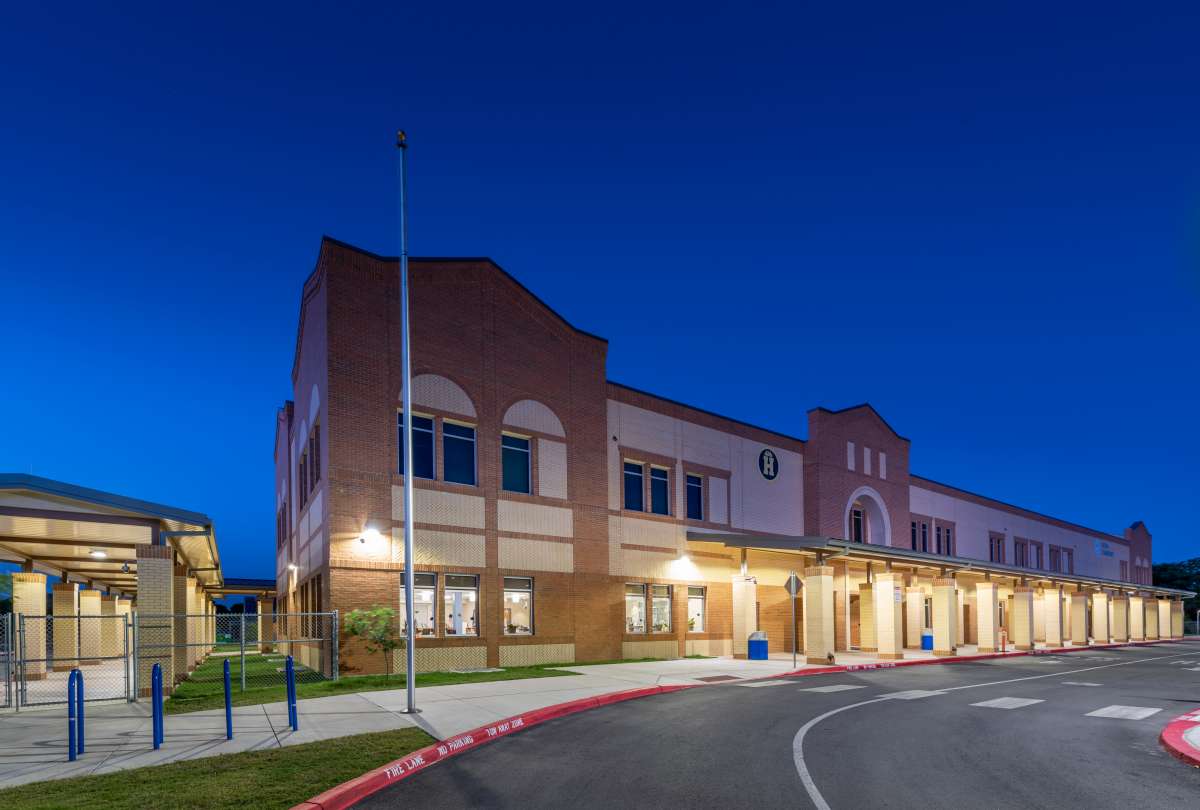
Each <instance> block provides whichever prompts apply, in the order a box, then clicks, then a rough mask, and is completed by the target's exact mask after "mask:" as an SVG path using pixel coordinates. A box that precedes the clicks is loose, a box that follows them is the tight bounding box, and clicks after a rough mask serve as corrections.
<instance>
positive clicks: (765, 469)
mask: <svg viewBox="0 0 1200 810" xmlns="http://www.w3.org/2000/svg"><path fill="white" fill-rule="evenodd" d="M758 471H759V472H760V473H762V477H763V478H765V479H767V480H768V481H774V480H775V476H777V475H779V459H778V458H776V457H775V452H774V451H773V450H763V451H762V452H761V453H759V454H758Z"/></svg>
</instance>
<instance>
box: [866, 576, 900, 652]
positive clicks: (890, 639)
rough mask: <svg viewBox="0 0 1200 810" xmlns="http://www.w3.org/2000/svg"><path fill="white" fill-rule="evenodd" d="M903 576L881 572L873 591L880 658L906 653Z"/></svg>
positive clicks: (876, 638) (876, 639) (876, 640)
mask: <svg viewBox="0 0 1200 810" xmlns="http://www.w3.org/2000/svg"><path fill="white" fill-rule="evenodd" d="M903 592H904V584H903V576H902V575H900V574H894V573H884V574H879V575H877V576H876V578H875V584H874V586H873V587H872V593H873V595H874V597H875V611H874V612H875V642H876V646H877V647H878V649H879V651H878V653H877V655H878V656H879V657H880V658H901V657H903V655H904V617H903V615H902V614H903V612H904V611H903V607H904V603H903V601H902V600H903Z"/></svg>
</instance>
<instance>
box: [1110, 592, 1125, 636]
mask: <svg viewBox="0 0 1200 810" xmlns="http://www.w3.org/2000/svg"><path fill="white" fill-rule="evenodd" d="M1109 601H1110V603H1111V604H1112V626H1111V627H1109V631H1110V632H1111V633H1112V640H1113V641H1117V642H1122V641H1129V597H1128V596H1126V595H1125V594H1123V593H1116V594H1113V595H1112V597H1111V599H1110V600H1109Z"/></svg>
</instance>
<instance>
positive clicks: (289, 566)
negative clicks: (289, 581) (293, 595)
mask: <svg viewBox="0 0 1200 810" xmlns="http://www.w3.org/2000/svg"><path fill="white" fill-rule="evenodd" d="M288 570H289V571H291V572H293V573H295V572H296V571H297V570H298V569H297V567H296V564H295V563H288Z"/></svg>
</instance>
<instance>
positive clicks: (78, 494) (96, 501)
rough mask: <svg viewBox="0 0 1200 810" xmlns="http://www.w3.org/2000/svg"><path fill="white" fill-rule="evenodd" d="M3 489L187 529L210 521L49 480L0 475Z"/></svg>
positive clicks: (8, 474)
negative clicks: (183, 526) (76, 503)
mask: <svg viewBox="0 0 1200 810" xmlns="http://www.w3.org/2000/svg"><path fill="white" fill-rule="evenodd" d="M3 489H12V490H26V491H29V492H39V493H41V494H43V495H52V496H54V497H57V498H65V499H67V500H72V501H79V502H82V503H89V504H93V505H95V506H103V507H106V508H108V509H116V510H118V511H121V512H129V513H132V514H136V515H141V516H144V517H149V518H158V519H160V520H174V521H177V522H179V523H186V524H187V525H189V526H207V527H211V526H212V518H210V517H209V516H208V515H205V514H202V513H200V512H192V511H190V510H187V509H180V508H178V507H175V506H165V505H163V504H161V503H153V502H151V501H140V500H138V499H136V498H128V497H126V496H124V495H114V494H113V493H111V492H101V491H100V490H98V489H88V488H87V487H81V486H77V485H76V484H68V483H66V482H64V481H54V480H52V479H50V478H42V477H41V476H37V475H27V474H25V473H0V490H3Z"/></svg>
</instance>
